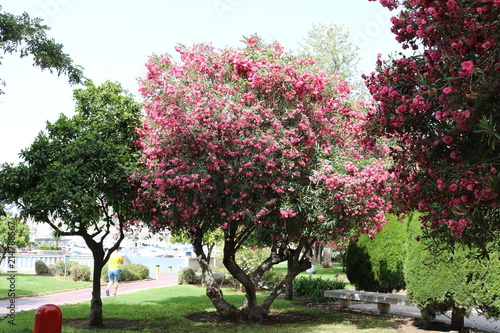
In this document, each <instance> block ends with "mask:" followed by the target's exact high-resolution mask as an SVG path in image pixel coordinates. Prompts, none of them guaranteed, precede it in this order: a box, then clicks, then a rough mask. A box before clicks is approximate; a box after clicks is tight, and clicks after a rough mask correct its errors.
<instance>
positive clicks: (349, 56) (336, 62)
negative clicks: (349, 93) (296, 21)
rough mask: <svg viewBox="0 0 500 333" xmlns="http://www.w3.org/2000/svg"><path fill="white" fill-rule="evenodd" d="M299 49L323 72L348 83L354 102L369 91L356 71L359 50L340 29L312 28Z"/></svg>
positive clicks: (338, 26)
mask: <svg viewBox="0 0 500 333" xmlns="http://www.w3.org/2000/svg"><path fill="white" fill-rule="evenodd" d="M299 45H300V46H301V47H302V49H303V51H304V52H306V53H308V54H309V55H310V56H311V57H312V59H313V60H314V61H315V62H316V65H317V66H319V67H320V68H321V69H322V70H324V71H325V72H327V73H329V74H331V75H334V76H335V77H337V78H339V79H340V80H346V81H348V82H349V85H350V86H351V89H353V92H354V94H353V98H359V97H363V95H366V93H367V92H368V91H367V90H366V87H365V85H364V83H363V82H362V80H361V74H360V73H359V72H358V68H357V65H358V63H359V60H360V58H359V55H358V50H359V48H358V47H357V46H356V45H353V44H352V43H351V42H350V41H349V31H348V30H347V29H346V28H345V27H344V26H343V25H338V24H329V25H326V24H324V23H318V24H313V25H312V27H311V28H310V29H309V31H308V33H307V37H305V38H304V41H303V43H299Z"/></svg>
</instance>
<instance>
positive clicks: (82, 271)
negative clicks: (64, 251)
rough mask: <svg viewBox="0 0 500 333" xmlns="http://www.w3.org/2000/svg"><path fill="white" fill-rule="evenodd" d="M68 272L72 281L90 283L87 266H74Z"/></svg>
mask: <svg viewBox="0 0 500 333" xmlns="http://www.w3.org/2000/svg"><path fill="white" fill-rule="evenodd" d="M70 272H71V273H70V275H71V277H72V278H73V281H90V267H89V266H87V265H81V264H78V263H77V264H74V265H72V266H71V269H70Z"/></svg>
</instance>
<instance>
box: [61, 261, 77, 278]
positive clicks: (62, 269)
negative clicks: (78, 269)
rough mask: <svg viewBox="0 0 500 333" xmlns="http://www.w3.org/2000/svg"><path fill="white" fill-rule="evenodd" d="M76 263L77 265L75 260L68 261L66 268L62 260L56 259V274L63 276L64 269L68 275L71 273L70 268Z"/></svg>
mask: <svg viewBox="0 0 500 333" xmlns="http://www.w3.org/2000/svg"><path fill="white" fill-rule="evenodd" d="M76 265H79V263H78V262H76V261H70V262H68V264H67V268H66V264H65V263H64V260H58V261H57V262H56V274H57V275H60V276H63V275H64V271H65V270H66V274H67V275H70V274H71V268H72V267H74V266H76Z"/></svg>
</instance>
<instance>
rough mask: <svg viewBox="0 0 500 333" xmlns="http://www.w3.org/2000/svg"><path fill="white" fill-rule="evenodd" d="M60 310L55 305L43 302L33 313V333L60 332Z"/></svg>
mask: <svg viewBox="0 0 500 333" xmlns="http://www.w3.org/2000/svg"><path fill="white" fill-rule="evenodd" d="M61 329H62V312H61V309H59V307H58V306H57V305H54V304H45V305H42V306H40V307H39V308H38V310H37V311H36V313H35V328H34V330H33V333H61Z"/></svg>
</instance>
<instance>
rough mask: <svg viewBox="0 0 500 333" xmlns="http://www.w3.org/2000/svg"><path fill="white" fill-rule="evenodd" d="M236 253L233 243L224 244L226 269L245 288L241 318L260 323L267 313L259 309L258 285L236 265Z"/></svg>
mask: <svg viewBox="0 0 500 333" xmlns="http://www.w3.org/2000/svg"><path fill="white" fill-rule="evenodd" d="M235 252H236V250H235V249H234V246H233V243H232V242H231V241H226V242H225V244H224V258H223V259H222V262H223V263H224V267H226V269H227V270H228V271H229V273H230V274H231V275H232V276H233V277H234V278H235V279H236V280H238V281H239V282H240V283H241V284H242V285H243V287H244V288H245V303H244V304H243V306H242V307H241V308H240V311H241V316H243V318H244V319H246V320H248V321H252V322H260V321H262V319H263V317H264V316H265V315H266V314H267V313H265V312H264V311H262V309H261V308H260V307H259V303H258V301H257V288H256V284H255V283H254V281H252V279H251V278H250V276H248V274H246V273H245V272H244V271H243V270H242V269H241V267H240V266H239V265H238V264H237V263H236V260H235V255H236V253H235Z"/></svg>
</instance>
